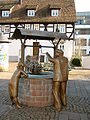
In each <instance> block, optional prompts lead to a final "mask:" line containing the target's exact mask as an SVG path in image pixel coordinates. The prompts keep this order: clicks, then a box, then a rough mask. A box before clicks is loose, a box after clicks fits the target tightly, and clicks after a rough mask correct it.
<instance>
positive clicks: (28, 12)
mask: <svg viewBox="0 0 90 120" xmlns="http://www.w3.org/2000/svg"><path fill="white" fill-rule="evenodd" d="M75 22H76V11H75V3H74V0H1V1H0V32H1V33H2V34H6V35H7V37H8V38H10V37H11V36H12V34H13V32H14V30H15V28H25V29H31V30H40V31H52V32H55V31H57V32H60V33H65V34H66V35H67V36H68V38H69V41H68V40H66V41H65V42H63V40H62V42H61V43H60V44H59V46H58V48H59V49H63V50H64V54H65V56H66V57H68V58H69V59H70V58H71V56H72V54H73V50H74V49H73V40H74V26H75ZM36 41H37V42H38V40H37V39H36ZM27 44H33V40H32V42H31V41H28V40H27ZM40 44H44V45H47V44H48V45H49V46H52V43H50V41H48V42H47V41H43V42H42V41H40ZM20 46H21V45H20V41H19V40H18V41H16V40H13V41H12V43H11V44H9V59H10V60H13V59H14V60H18V56H19V53H20V49H21V48H20ZM27 51H28V52H27ZM46 51H48V52H50V53H51V55H53V50H52V49H45V48H40V55H41V57H42V58H43V60H44V57H45V53H46ZM26 53H27V54H29V53H30V54H33V50H32V48H26ZM27 54H26V55H27Z"/></svg>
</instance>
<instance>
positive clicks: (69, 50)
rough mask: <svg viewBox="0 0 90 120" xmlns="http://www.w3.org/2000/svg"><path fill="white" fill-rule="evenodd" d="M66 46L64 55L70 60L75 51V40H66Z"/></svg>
mask: <svg viewBox="0 0 90 120" xmlns="http://www.w3.org/2000/svg"><path fill="white" fill-rule="evenodd" d="M64 45H65V47H64V56H65V57H67V58H68V60H69V61H70V60H71V57H72V54H73V51H74V46H73V45H74V41H72V40H70V41H68V40H66V41H65V43H64Z"/></svg>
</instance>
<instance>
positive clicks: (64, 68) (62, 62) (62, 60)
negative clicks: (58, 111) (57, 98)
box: [56, 49, 68, 106]
mask: <svg viewBox="0 0 90 120" xmlns="http://www.w3.org/2000/svg"><path fill="white" fill-rule="evenodd" d="M56 53H57V54H58V55H57V54H56V58H58V59H59V63H60V68H61V74H62V81H60V93H61V102H62V104H63V105H64V106H66V104H67V100H66V85H67V80H68V59H67V58H66V57H64V56H63V51H62V50H59V49H57V50H56Z"/></svg>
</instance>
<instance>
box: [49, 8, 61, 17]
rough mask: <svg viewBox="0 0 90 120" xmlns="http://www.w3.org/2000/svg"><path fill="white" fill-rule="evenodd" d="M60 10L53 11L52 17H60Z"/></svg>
mask: <svg viewBox="0 0 90 120" xmlns="http://www.w3.org/2000/svg"><path fill="white" fill-rule="evenodd" d="M59 11H60V10H59V9H51V16H52V17H58V16H59Z"/></svg>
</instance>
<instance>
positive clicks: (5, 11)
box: [2, 10, 10, 17]
mask: <svg viewBox="0 0 90 120" xmlns="http://www.w3.org/2000/svg"><path fill="white" fill-rule="evenodd" d="M9 14H10V11H9V10H3V11H2V17H9Z"/></svg>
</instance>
